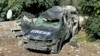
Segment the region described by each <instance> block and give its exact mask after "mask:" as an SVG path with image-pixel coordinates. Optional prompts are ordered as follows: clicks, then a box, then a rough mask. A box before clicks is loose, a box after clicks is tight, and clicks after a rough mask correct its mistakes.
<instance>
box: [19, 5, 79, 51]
mask: <svg viewBox="0 0 100 56" xmlns="http://www.w3.org/2000/svg"><path fill="white" fill-rule="evenodd" d="M70 16H71V14H68V13H67V12H66V11H65V10H64V9H62V7H60V6H54V7H52V8H50V9H48V10H47V11H45V12H43V13H42V14H40V16H39V17H38V18H37V20H36V21H35V22H34V23H25V21H24V23H23V22H22V25H21V27H22V30H23V29H24V30H23V32H25V34H24V36H25V37H24V41H23V43H24V46H25V48H28V49H35V50H41V51H50V52H51V53H58V52H59V51H60V50H61V47H62V43H63V42H64V41H65V40H67V39H69V38H71V35H72V34H73V33H72V28H73V26H74V24H75V23H74V22H73V21H72V18H71V17H70ZM33 20H34V19H33ZM77 23H78V22H77ZM77 28H78V27H77Z"/></svg>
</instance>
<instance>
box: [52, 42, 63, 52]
mask: <svg viewBox="0 0 100 56" xmlns="http://www.w3.org/2000/svg"><path fill="white" fill-rule="evenodd" d="M61 47H62V41H61V40H58V41H57V43H56V45H54V46H53V47H52V48H53V50H51V53H52V54H58V53H59V52H60V51H61Z"/></svg>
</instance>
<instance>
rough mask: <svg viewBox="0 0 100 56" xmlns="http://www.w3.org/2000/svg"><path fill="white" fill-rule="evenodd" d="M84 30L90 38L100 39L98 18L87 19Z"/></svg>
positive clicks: (99, 19) (99, 18) (99, 21)
mask: <svg viewBox="0 0 100 56" xmlns="http://www.w3.org/2000/svg"><path fill="white" fill-rule="evenodd" d="M84 28H85V29H86V32H87V33H88V34H89V36H90V37H92V38H96V39H100V38H99V37H100V17H98V18H94V17H91V18H89V19H87V20H86V22H85V25H84Z"/></svg>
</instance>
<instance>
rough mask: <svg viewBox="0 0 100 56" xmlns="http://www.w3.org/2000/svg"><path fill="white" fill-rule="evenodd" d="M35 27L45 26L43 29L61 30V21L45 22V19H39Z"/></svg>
mask: <svg viewBox="0 0 100 56" xmlns="http://www.w3.org/2000/svg"><path fill="white" fill-rule="evenodd" d="M34 25H35V26H43V27H52V28H59V27H60V21H59V20H53V21H45V20H43V18H40V17H39V18H38V19H37V21H36V22H35V24H34Z"/></svg>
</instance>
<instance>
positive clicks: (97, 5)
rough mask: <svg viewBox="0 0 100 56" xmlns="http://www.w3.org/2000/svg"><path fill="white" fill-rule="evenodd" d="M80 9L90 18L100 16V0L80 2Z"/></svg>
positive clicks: (80, 0) (82, 0)
mask: <svg viewBox="0 0 100 56" xmlns="http://www.w3.org/2000/svg"><path fill="white" fill-rule="evenodd" d="M78 4H79V9H80V10H82V13H83V14H86V15H89V16H98V15H100V0H79V2H78Z"/></svg>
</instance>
